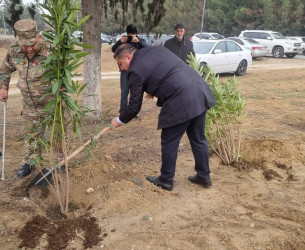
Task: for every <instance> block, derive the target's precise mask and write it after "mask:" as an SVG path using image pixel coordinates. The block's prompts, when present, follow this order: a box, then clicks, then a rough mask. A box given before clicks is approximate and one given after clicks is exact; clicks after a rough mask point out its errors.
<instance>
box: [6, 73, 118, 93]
mask: <svg viewBox="0 0 305 250" xmlns="http://www.w3.org/2000/svg"><path fill="white" fill-rule="evenodd" d="M101 77H102V80H105V79H120V72H119V71H108V72H102V74H101ZM73 80H74V81H77V80H78V81H82V80H83V77H80V76H79V77H73ZM17 82H18V80H17V79H12V80H11V81H10V89H9V92H8V94H9V95H15V94H19V93H20V90H19V89H18V88H17V86H16V84H17Z"/></svg>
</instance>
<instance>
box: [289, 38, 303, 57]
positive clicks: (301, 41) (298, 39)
mask: <svg viewBox="0 0 305 250" xmlns="http://www.w3.org/2000/svg"><path fill="white" fill-rule="evenodd" d="M286 38H288V39H289V40H292V41H294V42H298V43H301V49H300V50H299V54H303V55H304V56H305V36H287V37H286Z"/></svg>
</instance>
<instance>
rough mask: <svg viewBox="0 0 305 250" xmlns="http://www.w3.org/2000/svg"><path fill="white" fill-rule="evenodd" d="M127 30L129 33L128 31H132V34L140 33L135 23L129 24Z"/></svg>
mask: <svg viewBox="0 0 305 250" xmlns="http://www.w3.org/2000/svg"><path fill="white" fill-rule="evenodd" d="M126 32H127V34H128V33H131V34H138V29H137V27H136V26H134V25H133V24H129V25H127V28H126Z"/></svg>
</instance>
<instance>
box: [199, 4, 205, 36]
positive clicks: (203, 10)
mask: <svg viewBox="0 0 305 250" xmlns="http://www.w3.org/2000/svg"><path fill="white" fill-rule="evenodd" d="M205 2H206V0H204V2H203V8H202V19H201V29H200V33H202V31H203V21H204V12H205Z"/></svg>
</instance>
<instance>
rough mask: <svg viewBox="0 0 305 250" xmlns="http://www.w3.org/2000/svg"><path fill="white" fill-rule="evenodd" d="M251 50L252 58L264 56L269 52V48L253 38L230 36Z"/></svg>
mask: <svg viewBox="0 0 305 250" xmlns="http://www.w3.org/2000/svg"><path fill="white" fill-rule="evenodd" d="M228 39H230V40H233V41H235V42H237V43H239V44H240V45H241V46H243V47H244V48H245V49H248V50H250V51H251V55H252V58H258V57H263V56H266V55H267V54H268V49H267V47H266V46H265V45H263V44H261V43H259V42H257V41H255V40H253V39H252V38H240V37H228Z"/></svg>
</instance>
